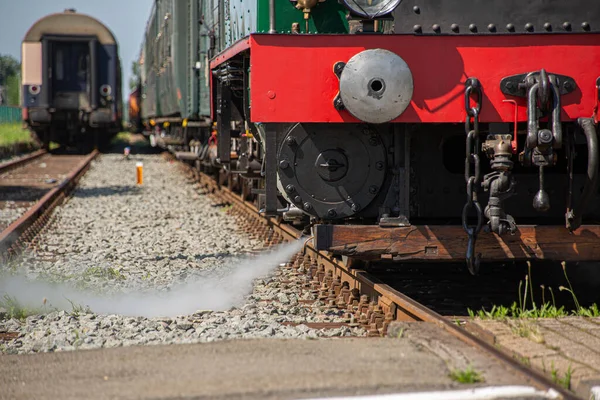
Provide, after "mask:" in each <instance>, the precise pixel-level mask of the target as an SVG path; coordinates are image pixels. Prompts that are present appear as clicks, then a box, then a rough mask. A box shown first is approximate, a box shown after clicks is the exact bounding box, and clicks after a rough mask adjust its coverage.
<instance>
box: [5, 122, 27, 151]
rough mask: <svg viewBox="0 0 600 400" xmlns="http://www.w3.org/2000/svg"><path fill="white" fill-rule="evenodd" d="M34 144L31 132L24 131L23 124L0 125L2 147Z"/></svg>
mask: <svg viewBox="0 0 600 400" xmlns="http://www.w3.org/2000/svg"><path fill="white" fill-rule="evenodd" d="M32 142H33V140H32V139H31V135H30V133H29V131H28V130H26V129H23V128H22V125H21V123H11V124H0V146H7V145H11V144H15V143H32Z"/></svg>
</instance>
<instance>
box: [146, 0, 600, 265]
mask: <svg viewBox="0 0 600 400" xmlns="http://www.w3.org/2000/svg"><path fill="white" fill-rule="evenodd" d="M598 21H600V3H598V2H596V1H592V0H574V1H565V0H533V1H530V2H528V3H527V7H523V6H522V4H521V3H520V2H517V1H484V0H444V1H439V0H420V1H417V0H404V1H400V0H374V1H371V0H369V1H367V0H342V1H341V2H338V1H337V0H324V1H321V0H319V1H317V0H296V1H288V0H271V1H269V0H252V1H251V0H242V1H217V0H213V1H198V0H196V1H165V0H158V1H156V3H155V8H154V10H153V12H152V16H151V19H150V21H149V24H148V29H147V32H146V42H145V45H144V50H143V56H144V60H145V64H144V69H145V80H144V82H143V102H145V104H144V107H143V114H144V118H145V119H146V120H148V121H150V122H152V123H153V124H154V126H155V130H156V131H159V132H160V133H161V136H163V137H164V140H163V144H166V145H169V144H170V145H172V146H178V147H176V149H179V150H186V152H185V153H183V152H181V153H180V155H181V156H182V157H184V156H185V157H187V158H189V159H192V160H197V164H198V166H199V167H200V168H203V169H204V170H205V171H208V172H212V173H214V174H215V175H219V179H220V180H221V182H228V184H229V185H231V186H233V187H237V188H238V189H240V190H241V192H242V194H243V196H244V197H247V198H255V199H256V200H257V202H258V203H259V205H260V208H261V210H262V212H264V213H266V214H268V215H273V216H282V217H283V218H285V219H287V220H290V221H293V222H295V223H297V224H304V225H305V226H308V225H309V224H310V225H311V226H312V233H313V234H314V236H315V241H316V245H317V247H318V248H319V249H325V250H329V251H332V252H334V253H336V254H339V255H347V256H350V257H353V258H358V259H365V260H380V259H389V260H404V261H452V260H466V264H467V266H468V268H469V270H470V271H471V272H473V273H476V272H477V269H478V266H479V261H480V260H484V261H500V260H507V259H511V260H524V259H546V260H557V261H560V260H565V261H581V260H598V259H600V248H599V247H598V246H597V243H598V240H599V235H600V226H599V225H598V222H599V220H600V202H599V193H598V186H597V175H598V138H597V133H596V123H597V120H598V113H599V111H598V103H599V89H598V87H599V86H600V41H599V38H600V36H599V34H600V23H599V22H598ZM196 22H198V23H196ZM191 121H193V123H194V125H193V126H194V127H195V128H194V129H190V127H191V126H192V124H190V122H191ZM186 122H187V127H186ZM211 122H213V123H214V124H216V126H215V127H216V129H214V130H211V127H210V125H211ZM169 141H170V142H169Z"/></svg>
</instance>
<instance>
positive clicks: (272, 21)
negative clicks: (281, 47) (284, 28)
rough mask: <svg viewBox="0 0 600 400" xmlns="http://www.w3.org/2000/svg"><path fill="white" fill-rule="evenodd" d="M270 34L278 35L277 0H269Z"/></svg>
mask: <svg viewBox="0 0 600 400" xmlns="http://www.w3.org/2000/svg"><path fill="white" fill-rule="evenodd" d="M269 33H271V34H272V33H277V30H276V29H275V0H269Z"/></svg>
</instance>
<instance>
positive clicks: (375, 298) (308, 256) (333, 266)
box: [183, 164, 577, 399]
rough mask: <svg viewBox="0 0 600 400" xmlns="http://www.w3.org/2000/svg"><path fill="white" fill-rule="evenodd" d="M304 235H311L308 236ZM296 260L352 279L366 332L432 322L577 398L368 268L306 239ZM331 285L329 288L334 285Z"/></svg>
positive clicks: (286, 235) (223, 195)
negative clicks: (358, 266) (351, 263)
mask: <svg viewBox="0 0 600 400" xmlns="http://www.w3.org/2000/svg"><path fill="white" fill-rule="evenodd" d="M183 165H185V164H183ZM186 167H187V168H188V172H189V173H191V174H193V175H194V177H195V178H196V179H197V180H198V181H199V182H200V184H201V185H202V186H204V188H205V189H206V190H207V191H208V193H210V195H211V196H213V197H214V198H216V199H217V200H218V201H221V202H227V203H229V204H232V205H233V206H234V207H233V213H234V214H235V215H237V216H243V217H244V218H249V219H250V220H251V221H253V222H252V223H251V225H252V224H255V223H256V221H258V220H260V221H261V222H262V223H263V224H266V225H267V226H268V227H269V229H271V230H272V231H273V232H274V233H275V234H276V235H279V236H280V237H281V239H282V240H285V241H290V240H297V239H300V238H301V237H302V233H301V232H300V231H298V230H296V229H294V228H293V227H291V226H290V225H287V224H285V223H283V222H282V221H281V220H280V219H278V218H272V217H271V218H266V217H259V214H258V210H257V208H256V207H255V206H254V204H252V203H250V202H248V201H244V199H243V198H242V197H241V196H240V195H239V194H238V193H235V192H233V191H232V190H230V189H229V188H228V187H226V186H223V185H221V184H219V183H218V182H216V181H215V180H214V179H213V178H212V177H210V176H208V175H206V174H204V173H202V172H199V171H198V170H196V169H193V168H191V167H190V166H189V165H186ZM307 239H309V238H308V237H307ZM295 263H296V264H298V265H296V267H295V268H296V269H297V270H299V269H301V267H300V264H304V265H307V264H310V265H311V266H310V267H309V268H308V270H309V271H308V273H309V276H311V275H312V276H315V277H317V279H318V281H319V282H321V283H322V284H324V281H325V280H326V279H327V278H326V276H329V277H331V276H333V277H339V279H338V282H339V281H342V282H343V281H347V282H350V285H351V286H353V289H358V290H359V292H360V294H361V295H360V302H359V303H358V304H356V302H355V303H354V304H353V305H352V306H353V307H354V310H356V309H357V308H358V312H359V313H361V314H362V315H361V316H360V317H357V318H356V320H357V321H358V323H359V324H360V325H362V326H364V327H365V328H367V329H368V332H369V334H368V335H369V336H384V335H386V333H387V328H388V326H389V324H390V323H391V322H393V321H423V322H429V323H433V324H435V325H437V326H438V327H440V328H441V329H444V330H445V331H447V332H449V333H450V334H452V335H453V336H455V337H456V338H458V339H459V340H461V341H462V342H464V343H467V344H469V345H471V346H473V347H475V348H476V349H478V350H479V351H481V352H483V353H486V354H487V355H488V356H491V357H492V358H494V359H496V360H498V361H499V362H501V363H503V364H504V365H505V366H506V367H507V368H509V369H510V370H512V371H514V373H515V374H516V375H519V376H521V377H522V378H524V379H525V380H526V381H527V382H529V383H530V384H531V385H532V386H534V387H536V388H537V389H540V390H551V391H554V392H555V393H556V394H557V398H564V399H571V398H577V397H576V396H575V395H574V394H573V393H572V392H570V391H568V390H566V389H564V388H563V387H561V386H559V385H557V384H555V383H553V382H552V381H551V380H550V379H548V378H547V377H546V376H545V375H543V374H542V373H541V372H538V371H536V370H534V369H532V368H529V367H527V366H525V365H523V364H522V363H520V362H519V361H517V360H516V359H514V358H513V357H512V356H511V354H510V352H509V351H508V350H506V349H500V348H498V347H496V346H495V345H493V344H490V343H489V342H488V341H486V340H484V339H482V337H483V336H482V335H480V332H474V333H471V332H469V331H467V330H466V329H464V328H462V327H460V326H457V325H456V324H454V323H453V322H452V321H450V320H449V319H448V318H445V317H443V316H441V315H439V314H438V313H436V312H434V311H432V310H431V309H429V308H427V307H425V306H424V305H422V304H420V303H418V302H417V301H415V300H413V299H411V298H409V297H407V296H405V295H403V294H402V293H400V292H398V291H397V290H395V289H393V288H392V287H390V286H389V285H387V284H385V283H384V282H381V281H379V280H378V279H377V278H375V277H373V276H371V275H369V274H368V273H367V272H365V271H363V270H360V269H352V268H349V267H348V265H346V263H344V262H343V261H342V260H340V259H339V258H337V257H334V256H333V255H332V254H330V253H328V252H325V251H318V250H316V249H315V247H314V246H313V245H312V244H310V241H308V243H307V244H306V245H305V247H304V250H303V254H302V255H299V256H298V257H297V258H296V261H295ZM305 271H306V269H305ZM331 290H332V291H333V289H331ZM348 292H349V291H347V292H346V293H343V292H342V291H341V290H337V291H336V295H337V296H338V298H342V297H343V300H344V301H345V302H346V303H348V297H349V296H350V294H349V293H348ZM369 298H370V299H372V300H371V301H370V302H368V300H367V301H366V302H365V299H369ZM338 306H339V303H338ZM350 308H351V307H350V306H349V307H348V309H349V310H350ZM480 336H482V337H480Z"/></svg>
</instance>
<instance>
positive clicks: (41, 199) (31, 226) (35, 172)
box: [0, 150, 98, 261]
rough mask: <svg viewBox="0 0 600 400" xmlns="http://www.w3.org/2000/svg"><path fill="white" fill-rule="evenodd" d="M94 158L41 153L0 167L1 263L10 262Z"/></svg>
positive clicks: (43, 223)
mask: <svg viewBox="0 0 600 400" xmlns="http://www.w3.org/2000/svg"><path fill="white" fill-rule="evenodd" d="M97 155H98V151H96V150H95V151H93V152H91V153H89V154H87V155H63V154H52V153H48V152H46V151H44V150H40V151H37V152H34V153H32V154H30V155H28V156H25V157H23V158H20V159H17V160H14V161H10V162H7V163H4V164H1V165H0V213H2V216H3V218H2V220H1V221H0V232H1V233H0V260H2V261H7V260H9V259H11V258H12V257H14V256H15V255H16V254H17V253H18V252H19V251H20V250H22V249H23V247H24V246H25V243H26V242H28V241H30V240H32V239H33V237H34V236H35V235H36V234H37V233H38V232H39V231H40V230H41V229H42V228H43V226H44V225H45V224H46V222H47V221H48V219H49V217H50V214H51V212H52V210H53V209H54V208H55V207H56V206H57V205H59V204H61V203H62V201H63V200H64V199H65V197H66V196H67V195H68V193H69V192H70V191H71V190H72V189H73V188H74V187H75V185H76V184H77V181H78V180H79V178H81V176H82V175H83V174H84V173H85V171H87V169H88V168H89V166H90V163H91V161H92V160H93V159H94V158H95V157H96V156H97Z"/></svg>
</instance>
